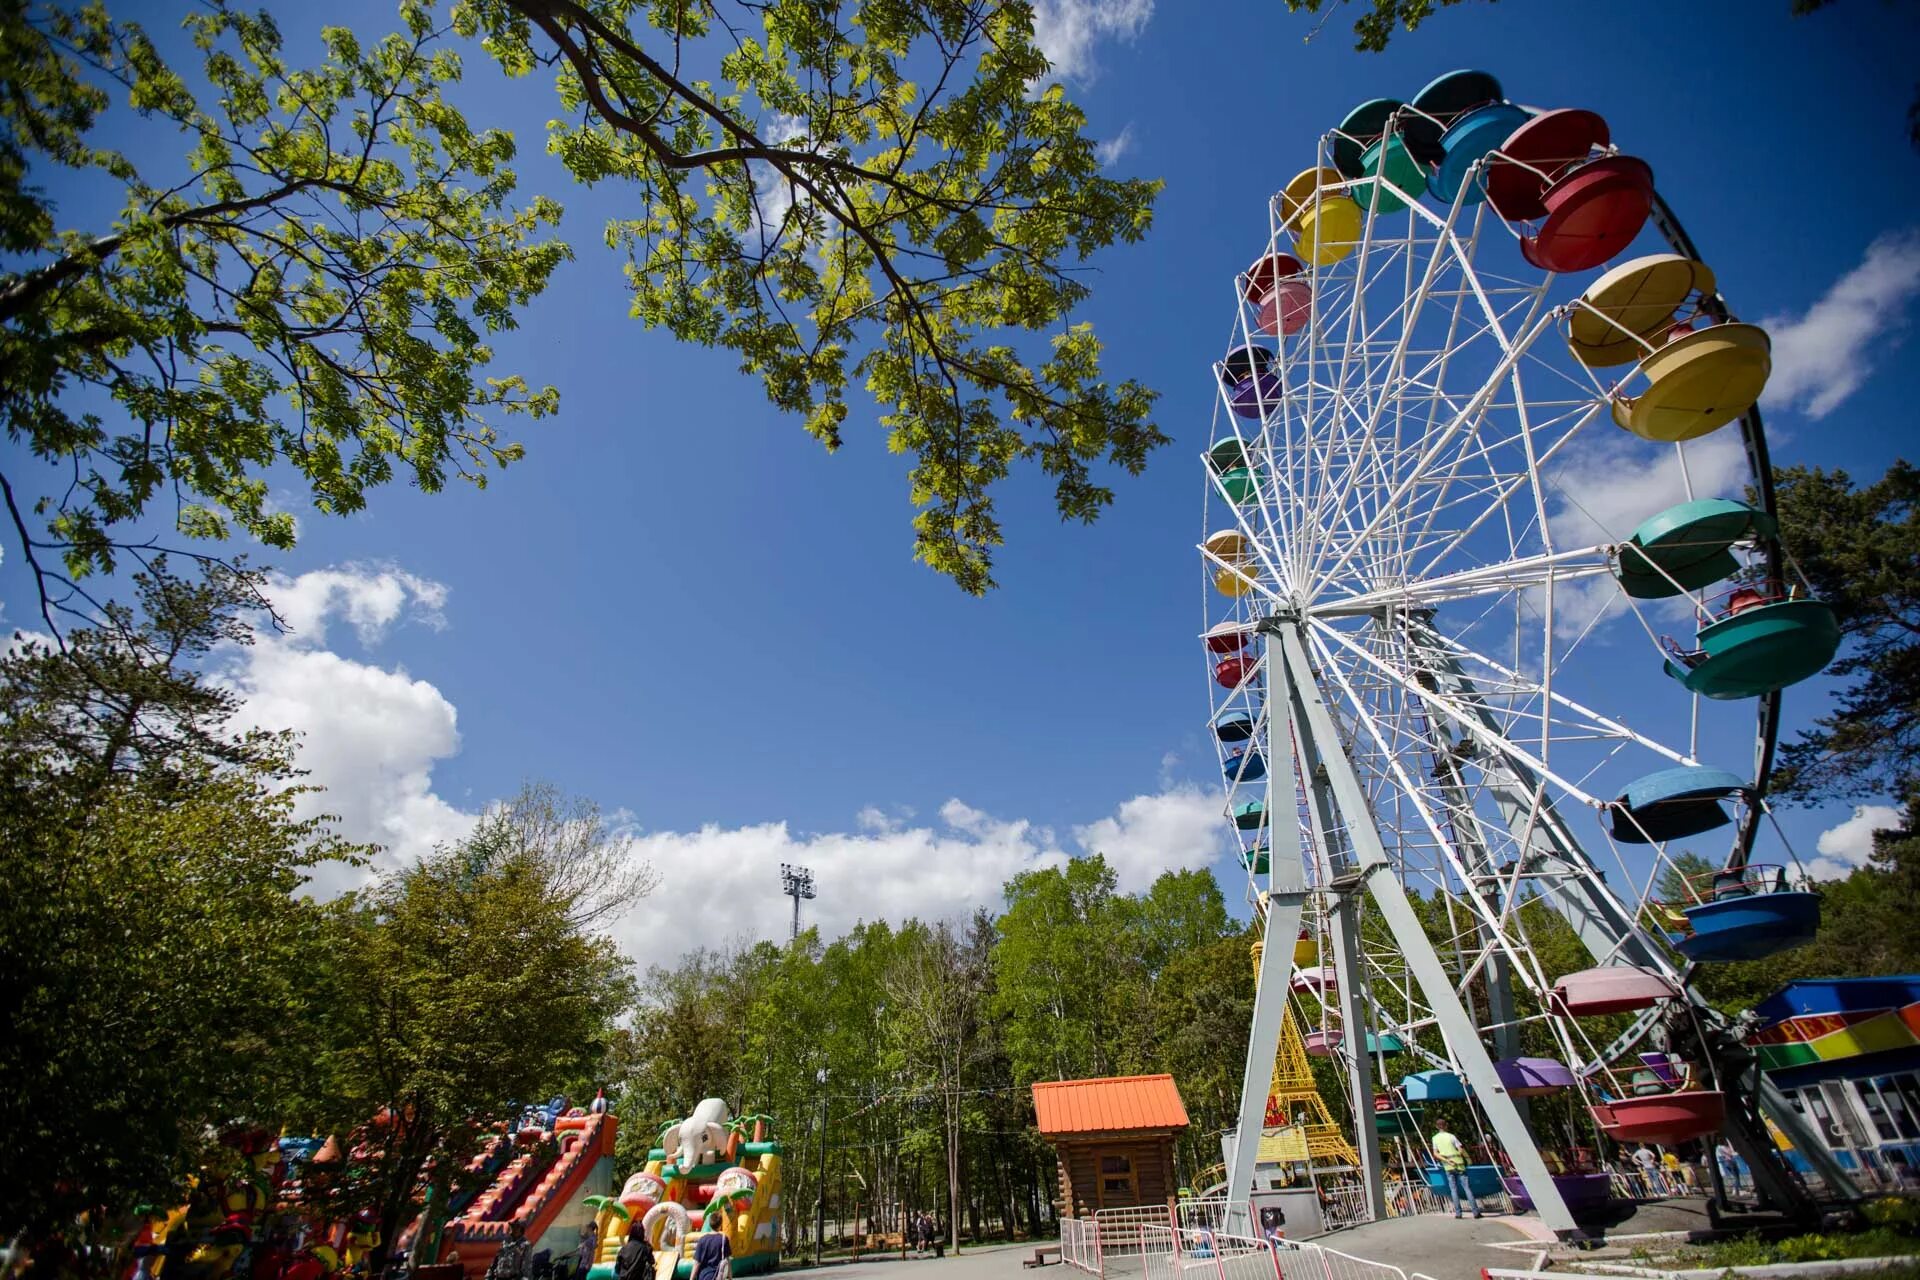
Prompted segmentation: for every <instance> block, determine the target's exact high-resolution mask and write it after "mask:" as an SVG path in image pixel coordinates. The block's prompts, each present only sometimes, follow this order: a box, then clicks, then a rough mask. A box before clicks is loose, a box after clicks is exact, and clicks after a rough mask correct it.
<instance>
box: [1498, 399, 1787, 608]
mask: <svg viewBox="0 0 1920 1280" xmlns="http://www.w3.org/2000/svg"><path fill="white" fill-rule="evenodd" d="M1681 448H1682V449H1684V450H1685V451H1686V470H1685V471H1684V472H1682V470H1681V466H1680V455H1679V454H1678V453H1676V452H1675V451H1674V450H1673V449H1670V448H1666V447H1664V446H1662V447H1660V448H1658V449H1656V450H1654V451H1653V452H1651V453H1649V452H1648V451H1647V446H1646V445H1645V444H1644V443H1643V442H1641V441H1638V440H1635V439H1633V438H1631V437H1629V436H1627V435H1625V434H1624V433H1621V432H1608V433H1607V434H1605V435H1603V436H1601V437H1599V438H1598V439H1596V440H1593V441H1589V442H1585V443H1584V446H1583V447H1582V448H1581V449H1579V450H1578V451H1577V452H1575V453H1573V454H1572V456H1571V457H1570V459H1569V460H1568V461H1567V462H1566V463H1565V464H1564V465H1562V466H1560V467H1559V468H1557V469H1556V470H1555V471H1553V473H1552V474H1551V475H1549V476H1548V484H1549V485H1550V486H1551V489H1552V498H1551V501H1550V505H1549V506H1548V510H1547V523H1548V525H1549V526H1550V527H1551V528H1552V530H1553V541H1554V545H1555V546H1556V547H1558V548H1560V549H1561V550H1570V549H1572V548H1576V547H1584V546H1592V545H1594V544H1596V543H1602V542H1624V541H1625V540H1626V539H1628V538H1630V537H1632V536H1633V531H1634V529H1636V528H1637V527H1638V526H1639V525H1640V523H1641V522H1642V521H1643V520H1645V519H1647V517H1649V516H1652V515H1657V514H1658V513H1660V512H1662V511H1664V510H1666V509H1667V508H1668V507H1671V506H1676V505H1678V504H1679V503H1682V502H1685V501H1687V500H1688V481H1689V480H1691V482H1692V496H1693V497H1695V498H1729V497H1738V496H1740V493H1741V491H1742V487H1743V486H1744V485H1745V484H1746V482H1747V477H1748V474H1749V473H1748V470H1747V455H1746V450H1745V449H1744V448H1743V447H1742V445H1741V443H1740V437H1739V434H1738V433H1737V432H1735V431H1733V430H1731V429H1728V430H1723V431H1716V432H1714V433H1713V434H1712V435H1709V436H1703V437H1701V438H1700V439H1698V440H1692V441H1689V442H1688V443H1686V444H1684V445H1682V446H1681ZM1535 595H1536V597H1539V593H1537V592H1536V593H1535ZM1540 598H1541V599H1542V603H1538V604H1536V606H1535V607H1536V608H1542V607H1544V603H1543V597H1540ZM1625 607H1626V598H1625V596H1624V595H1623V594H1622V593H1621V591H1620V590H1619V588H1618V587H1617V586H1616V584H1615V583H1614V580H1613V577H1612V575H1610V574H1608V575H1602V576H1598V577H1587V578H1578V579H1573V580H1570V581H1565V582H1561V583H1559V584H1557V585H1556V586H1555V587H1554V595H1553V629H1554V634H1555V635H1556V636H1557V637H1558V638H1560V639H1562V640H1567V639H1572V638H1574V637H1577V636H1579V635H1581V634H1582V633H1584V632H1586V631H1587V629H1588V627H1589V626H1590V625H1591V624H1593V623H1594V622H1595V620H1596V619H1605V618H1607V617H1609V616H1611V615H1613V614H1615V613H1619V612H1621V611H1622V610H1624V609H1625Z"/></svg>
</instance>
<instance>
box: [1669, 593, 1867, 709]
mask: <svg viewBox="0 0 1920 1280" xmlns="http://www.w3.org/2000/svg"><path fill="white" fill-rule="evenodd" d="M1695 644H1696V646H1697V647H1696V648H1695V649H1694V650H1692V651H1691V652H1681V651H1679V650H1678V649H1673V650H1670V653H1671V656H1670V657H1669V658H1668V659H1667V662H1666V672H1667V674H1668V675H1669V676H1671V677H1673V678H1674V679H1675V680H1678V681H1679V682H1680V683H1681V684H1682V685H1685V686H1686V688H1687V689H1688V690H1689V691H1690V692H1692V693H1698V694H1701V695H1703V696H1705V697H1709V698H1717V699H1723V700H1724V699H1731V698H1755V697H1758V696H1760V695H1761V694H1763V693H1772V692H1773V691H1774V690H1776V689H1784V688H1786V687H1787V686H1788V685H1791V684H1798V683H1799V682H1800V681H1802V680H1805V679H1806V678H1808V677H1809V676H1812V675H1817V674H1818V673H1819V672H1820V670H1821V669H1822V668H1824V667H1825V666H1826V665H1827V663H1829V662H1831V661H1833V655H1834V651H1835V650H1837V649H1838V648H1839V647H1840V624H1839V622H1838V621H1837V620H1836V619H1835V618H1834V616H1833V610H1832V609H1830V608H1828V607H1827V606H1826V605H1825V604H1822V603H1821V602H1820V601H1818V600H1774V601H1771V602H1763V603H1760V604H1755V605H1750V606H1748V607H1746V608H1744V609H1742V610H1740V612H1738V613H1730V614H1729V615H1728V616H1726V617H1723V618H1720V619H1718V620H1717V621H1715V622H1713V623H1711V624H1710V625H1708V626H1706V627H1703V628H1702V629H1701V630H1700V633H1699V636H1698V638H1697V640H1696V641H1695Z"/></svg>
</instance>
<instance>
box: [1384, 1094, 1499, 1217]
mask: <svg viewBox="0 0 1920 1280" xmlns="http://www.w3.org/2000/svg"><path fill="white" fill-rule="evenodd" d="M1400 1092H1401V1093H1402V1094H1403V1095H1404V1096H1405V1097H1406V1100H1407V1101H1408V1102H1464V1101H1466V1097H1467V1082H1466V1081H1465V1080H1462V1079H1461V1078H1460V1076H1459V1074H1458V1073H1457V1072H1453V1071H1440V1070H1433V1071H1416V1072H1414V1073H1413V1074H1412V1075H1410V1076H1407V1077H1406V1078H1405V1079H1403V1080H1401V1081H1400ZM1489 1194H1491V1193H1489Z"/></svg>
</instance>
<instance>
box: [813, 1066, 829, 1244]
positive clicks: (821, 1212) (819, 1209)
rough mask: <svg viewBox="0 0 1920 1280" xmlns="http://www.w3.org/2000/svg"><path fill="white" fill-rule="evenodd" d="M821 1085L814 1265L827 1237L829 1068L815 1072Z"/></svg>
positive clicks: (814, 1208)
mask: <svg viewBox="0 0 1920 1280" xmlns="http://www.w3.org/2000/svg"><path fill="white" fill-rule="evenodd" d="M813 1078H814V1080H815V1082H816V1083H818V1084H819V1086H820V1179H819V1186H818V1187H816V1188H815V1195H814V1201H813V1265H814V1266H816V1267H817V1266H819V1265H820V1247H821V1244H822V1243H823V1242H824V1241H825V1240H826V1238H827V1069H826V1068H825V1067H822V1068H820V1070H819V1071H817V1072H815V1073H814V1077H813Z"/></svg>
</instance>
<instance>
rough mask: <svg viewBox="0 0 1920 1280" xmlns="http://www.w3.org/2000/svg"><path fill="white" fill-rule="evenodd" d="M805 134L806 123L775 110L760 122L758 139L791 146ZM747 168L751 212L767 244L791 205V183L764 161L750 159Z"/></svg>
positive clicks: (773, 144) (778, 145)
mask: <svg viewBox="0 0 1920 1280" xmlns="http://www.w3.org/2000/svg"><path fill="white" fill-rule="evenodd" d="M806 136H807V122H806V121H805V120H803V119H801V118H800V117H799V116H790V115H788V114H787V113H786V112H784V111H776V112H774V113H773V115H772V116H770V117H768V118H767V120H766V121H764V122H763V123H762V124H761V125H760V140H761V141H762V142H764V143H766V144H767V145H768V146H774V147H785V146H790V145H791V144H793V143H795V142H799V141H801V140H802V139H804V138H805V137H806ZM747 167H748V169H749V170H750V171H751V172H752V173H753V197H754V215H755V217H756V218H757V219H758V221H759V227H758V232H759V237H760V242H761V243H762V244H763V245H764V244H769V243H771V241H772V238H773V237H774V236H775V235H777V234H778V233H779V230H780V224H781V222H782V221H783V220H785V218H786V216H787V210H789V209H791V208H793V202H794V196H795V190H794V186H793V184H792V183H791V182H788V181H787V180H786V178H784V177H783V176H781V174H780V173H779V171H778V170H776V169H774V167H773V166H772V165H769V164H766V163H765V162H763V161H759V160H754V161H750V162H749V163H748V166H747Z"/></svg>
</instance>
